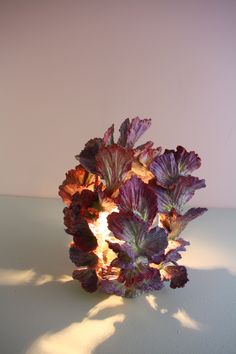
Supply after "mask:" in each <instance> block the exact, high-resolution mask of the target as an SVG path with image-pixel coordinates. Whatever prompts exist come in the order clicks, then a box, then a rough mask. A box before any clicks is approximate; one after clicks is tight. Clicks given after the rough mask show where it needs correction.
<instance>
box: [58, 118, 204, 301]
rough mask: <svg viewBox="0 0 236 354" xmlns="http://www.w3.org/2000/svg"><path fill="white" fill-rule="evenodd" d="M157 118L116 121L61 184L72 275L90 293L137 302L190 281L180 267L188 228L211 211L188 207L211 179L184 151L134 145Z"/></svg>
mask: <svg viewBox="0 0 236 354" xmlns="http://www.w3.org/2000/svg"><path fill="white" fill-rule="evenodd" d="M150 125H151V119H139V118H138V117H136V118H134V119H132V120H131V121H130V120H129V118H127V119H126V120H125V121H124V122H123V123H122V124H121V126H120V129H119V131H120V137H119V139H118V141H117V143H114V136H113V134H114V124H113V125H112V126H111V127H110V128H109V129H108V130H107V131H106V132H105V134H104V137H103V139H101V138H95V139H91V140H89V141H88V142H87V143H86V144H85V147H84V149H83V150H82V151H81V153H80V154H79V155H77V156H76V159H77V160H79V162H80V164H79V165H78V166H76V167H75V169H72V170H70V171H68V172H67V174H66V179H65V180H64V182H63V183H62V184H61V185H60V186H59V195H60V196H61V198H62V199H63V201H64V202H65V204H66V207H65V208H64V210H63V212H64V224H65V226H66V230H65V231H66V232H67V233H68V234H70V235H72V237H73V242H72V243H71V244H70V249H69V255H70V259H71V261H72V262H73V263H74V264H75V265H76V270H74V272H73V278H74V279H77V280H79V281H80V282H81V285H82V287H83V288H84V289H85V290H87V291H88V292H94V291H96V290H97V289H98V288H101V289H102V290H103V291H104V292H106V293H109V294H117V295H120V296H125V297H134V296H137V295H139V294H142V293H144V292H149V291H152V290H159V289H161V288H162V287H163V285H164V282H166V281H169V282H170V287H171V288H179V287H183V286H184V285H185V284H186V282H187V281H188V276H187V271H186V268H185V267H184V266H182V265H178V263H177V262H178V260H179V259H180V258H181V254H180V252H181V251H185V246H187V245H189V242H187V241H185V240H183V239H182V238H180V233H181V232H182V231H183V230H184V228H185V227H186V226H187V224H188V223H189V222H190V221H191V220H193V219H195V218H196V217H198V216H200V215H202V214H203V213H204V212H205V211H206V210H207V209H206V208H191V209H189V210H188V211H187V212H184V211H183V209H184V207H185V204H186V203H187V202H188V201H189V200H190V199H191V198H192V196H193V195H194V193H195V191H196V190H197V189H199V188H203V187H205V181H204V180H203V179H199V178H198V177H193V176H191V175H190V174H191V173H192V172H193V171H194V170H196V169H197V168H199V167H200V165H201V160H200V158H199V157H198V155H197V154H196V153H195V152H193V151H191V152H187V151H186V150H185V149H184V148H183V147H182V146H178V147H177V149H176V150H165V151H164V153H161V148H160V147H158V148H154V147H153V142H151V141H148V142H147V143H145V144H143V145H141V146H138V147H134V145H135V143H136V142H137V140H138V139H139V138H140V136H141V135H142V134H143V133H144V132H145V131H146V130H147V129H148V128H149V127H150Z"/></svg>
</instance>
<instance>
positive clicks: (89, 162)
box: [75, 138, 103, 174]
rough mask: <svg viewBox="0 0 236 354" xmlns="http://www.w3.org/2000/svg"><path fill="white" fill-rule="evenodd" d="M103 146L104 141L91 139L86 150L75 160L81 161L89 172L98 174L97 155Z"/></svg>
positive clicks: (86, 145)
mask: <svg viewBox="0 0 236 354" xmlns="http://www.w3.org/2000/svg"><path fill="white" fill-rule="evenodd" d="M102 146H103V140H102V139H101V138H94V139H90V140H89V141H88V142H87V143H86V144H85V147H84V149H83V150H82V151H81V153H80V154H79V155H76V156H75V158H76V159H77V160H79V162H80V163H81V165H82V166H83V167H84V168H85V169H86V170H87V171H89V172H92V173H95V174H96V173H97V169H96V155H97V153H98V151H99V149H100V148H101V147H102Z"/></svg>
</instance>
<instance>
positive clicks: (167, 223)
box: [161, 208, 207, 239]
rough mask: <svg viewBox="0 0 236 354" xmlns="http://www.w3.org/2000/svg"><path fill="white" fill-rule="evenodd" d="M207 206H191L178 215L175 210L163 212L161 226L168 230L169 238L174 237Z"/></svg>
mask: <svg viewBox="0 0 236 354" xmlns="http://www.w3.org/2000/svg"><path fill="white" fill-rule="evenodd" d="M206 211H207V208H191V209H189V210H188V211H187V212H186V213H185V214H184V215H178V214H177V213H176V212H172V213H170V215H168V214H164V215H163V216H162V217H161V221H162V224H163V226H164V227H165V228H166V229H167V230H168V232H169V236H168V237H169V239H176V238H177V237H179V235H180V234H181V232H182V231H183V230H184V229H185V227H186V226H187V225H188V223H189V222H190V221H192V220H194V219H195V218H197V217H198V216H200V215H203V214H204V213H205V212H206Z"/></svg>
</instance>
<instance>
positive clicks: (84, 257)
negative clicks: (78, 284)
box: [69, 243, 98, 267]
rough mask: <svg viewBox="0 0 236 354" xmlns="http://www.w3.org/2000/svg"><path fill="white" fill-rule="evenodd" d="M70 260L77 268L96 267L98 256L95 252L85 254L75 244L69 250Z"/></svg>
mask: <svg viewBox="0 0 236 354" xmlns="http://www.w3.org/2000/svg"><path fill="white" fill-rule="evenodd" d="M69 254H70V259H71V261H72V262H73V263H74V264H75V265H76V266H77V267H84V266H88V267H95V266H96V265H97V263H98V256H97V255H96V254H95V253H93V252H84V251H82V250H81V249H80V248H78V247H77V246H76V245H75V244H74V243H73V244H71V246H70V249H69Z"/></svg>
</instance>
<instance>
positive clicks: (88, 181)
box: [58, 165, 98, 206]
mask: <svg viewBox="0 0 236 354" xmlns="http://www.w3.org/2000/svg"><path fill="white" fill-rule="evenodd" d="M97 180H98V177H97V176H95V175H94V174H91V173H89V172H87V171H86V170H85V169H84V167H83V166H82V165H78V166H76V167H75V169H72V170H69V171H68V172H67V173H66V179H65V180H64V181H63V182H62V184H61V185H60V186H59V193H58V194H59V196H60V197H61V198H62V200H63V201H64V203H65V204H66V205H68V206H69V205H70V203H71V199H72V196H73V195H74V194H75V193H77V192H79V193H80V192H81V191H83V190H84V189H90V190H93V189H94V187H95V186H96V182H97Z"/></svg>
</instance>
